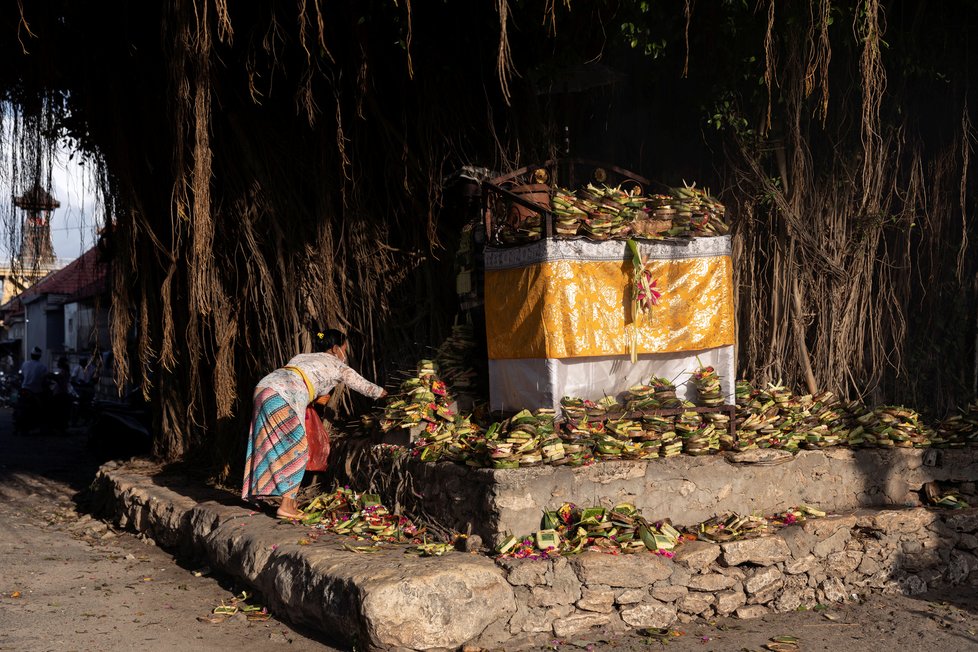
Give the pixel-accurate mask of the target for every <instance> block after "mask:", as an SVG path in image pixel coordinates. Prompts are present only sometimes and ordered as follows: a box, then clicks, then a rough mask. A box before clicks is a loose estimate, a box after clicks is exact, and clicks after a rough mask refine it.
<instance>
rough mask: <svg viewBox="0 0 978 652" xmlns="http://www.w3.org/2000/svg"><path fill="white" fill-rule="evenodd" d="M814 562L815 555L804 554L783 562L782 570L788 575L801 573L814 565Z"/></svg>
mask: <svg viewBox="0 0 978 652" xmlns="http://www.w3.org/2000/svg"><path fill="white" fill-rule="evenodd" d="M815 562H816V560H815V555H806V556H804V557H799V558H796V559H792V560H789V561H786V562H785V563H784V572H785V573H787V574H788V575H800V574H801V573H807V572H808V571H810V570H811V569H812V568H814V567H815Z"/></svg>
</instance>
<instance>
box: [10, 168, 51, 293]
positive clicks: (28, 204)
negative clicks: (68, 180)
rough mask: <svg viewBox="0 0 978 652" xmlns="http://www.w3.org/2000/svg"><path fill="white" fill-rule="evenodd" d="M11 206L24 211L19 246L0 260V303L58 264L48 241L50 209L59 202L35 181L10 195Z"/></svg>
mask: <svg viewBox="0 0 978 652" xmlns="http://www.w3.org/2000/svg"><path fill="white" fill-rule="evenodd" d="M14 206H16V207H17V208H19V209H21V210H22V211H24V219H23V222H22V224H21V240H20V248H19V249H18V250H17V252H16V254H15V255H14V256H13V258H12V259H11V260H10V261H9V262H7V261H5V262H4V263H3V264H0V305H3V304H6V303H7V302H8V301H10V300H11V299H12V298H13V297H14V296H16V295H18V294H20V293H21V292H23V291H24V290H26V289H27V288H29V287H30V286H31V285H33V284H34V283H36V282H37V281H38V280H40V279H42V278H44V277H45V276H47V275H48V274H50V273H51V272H53V271H55V270H57V269H60V268H61V265H60V264H59V263H58V260H57V259H56V258H55V256H54V246H53V245H52V244H51V213H52V212H54V210H55V209H56V208H58V207H59V206H61V202H59V201H58V200H57V199H55V198H54V197H52V196H51V193H49V192H48V191H46V190H44V189H43V188H41V186H40V184H39V183H35V184H34V185H33V186H32V187H31V188H30V189H28V190H27V191H26V192H25V193H24V194H22V195H21V196H20V197H14Z"/></svg>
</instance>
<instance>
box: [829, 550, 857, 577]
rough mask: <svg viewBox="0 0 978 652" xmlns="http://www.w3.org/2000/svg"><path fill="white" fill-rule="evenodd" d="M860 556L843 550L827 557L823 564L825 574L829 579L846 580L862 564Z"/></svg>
mask: <svg viewBox="0 0 978 652" xmlns="http://www.w3.org/2000/svg"><path fill="white" fill-rule="evenodd" d="M862 560H863V556H862V554H860V553H858V552H855V551H853V550H843V551H842V552H834V553H832V554H831V555H829V557H828V559H827V560H826V562H825V572H826V573H827V574H828V575H829V577H841V578H843V579H844V578H846V577H849V575H850V574H851V573H852V572H853V571H855V570H856V568H858V566H859V564H860V562H862Z"/></svg>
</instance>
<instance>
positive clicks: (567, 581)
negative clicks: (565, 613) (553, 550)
mask: <svg viewBox="0 0 978 652" xmlns="http://www.w3.org/2000/svg"><path fill="white" fill-rule="evenodd" d="M550 586H551V587H553V590H554V592H555V593H558V594H560V595H562V596H567V597H568V600H567V603H568V604H569V603H571V602H574V600H577V599H578V598H579V597H580V595H581V582H580V580H579V579H577V574H576V573H575V572H574V569H573V568H572V567H571V565H570V562H569V561H567V559H566V558H564V557H558V558H557V559H554V560H553V577H552V578H551V580H550Z"/></svg>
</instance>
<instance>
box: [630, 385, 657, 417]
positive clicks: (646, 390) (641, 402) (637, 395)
mask: <svg viewBox="0 0 978 652" xmlns="http://www.w3.org/2000/svg"><path fill="white" fill-rule="evenodd" d="M622 401H624V404H625V411H626V412H642V411H645V410H654V409H656V408H658V407H659V401H658V400H657V399H656V398H655V388H654V387H652V386H651V385H635V386H633V387H629V388H628V389H627V390H626V391H625V393H624V396H623V397H622Z"/></svg>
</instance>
